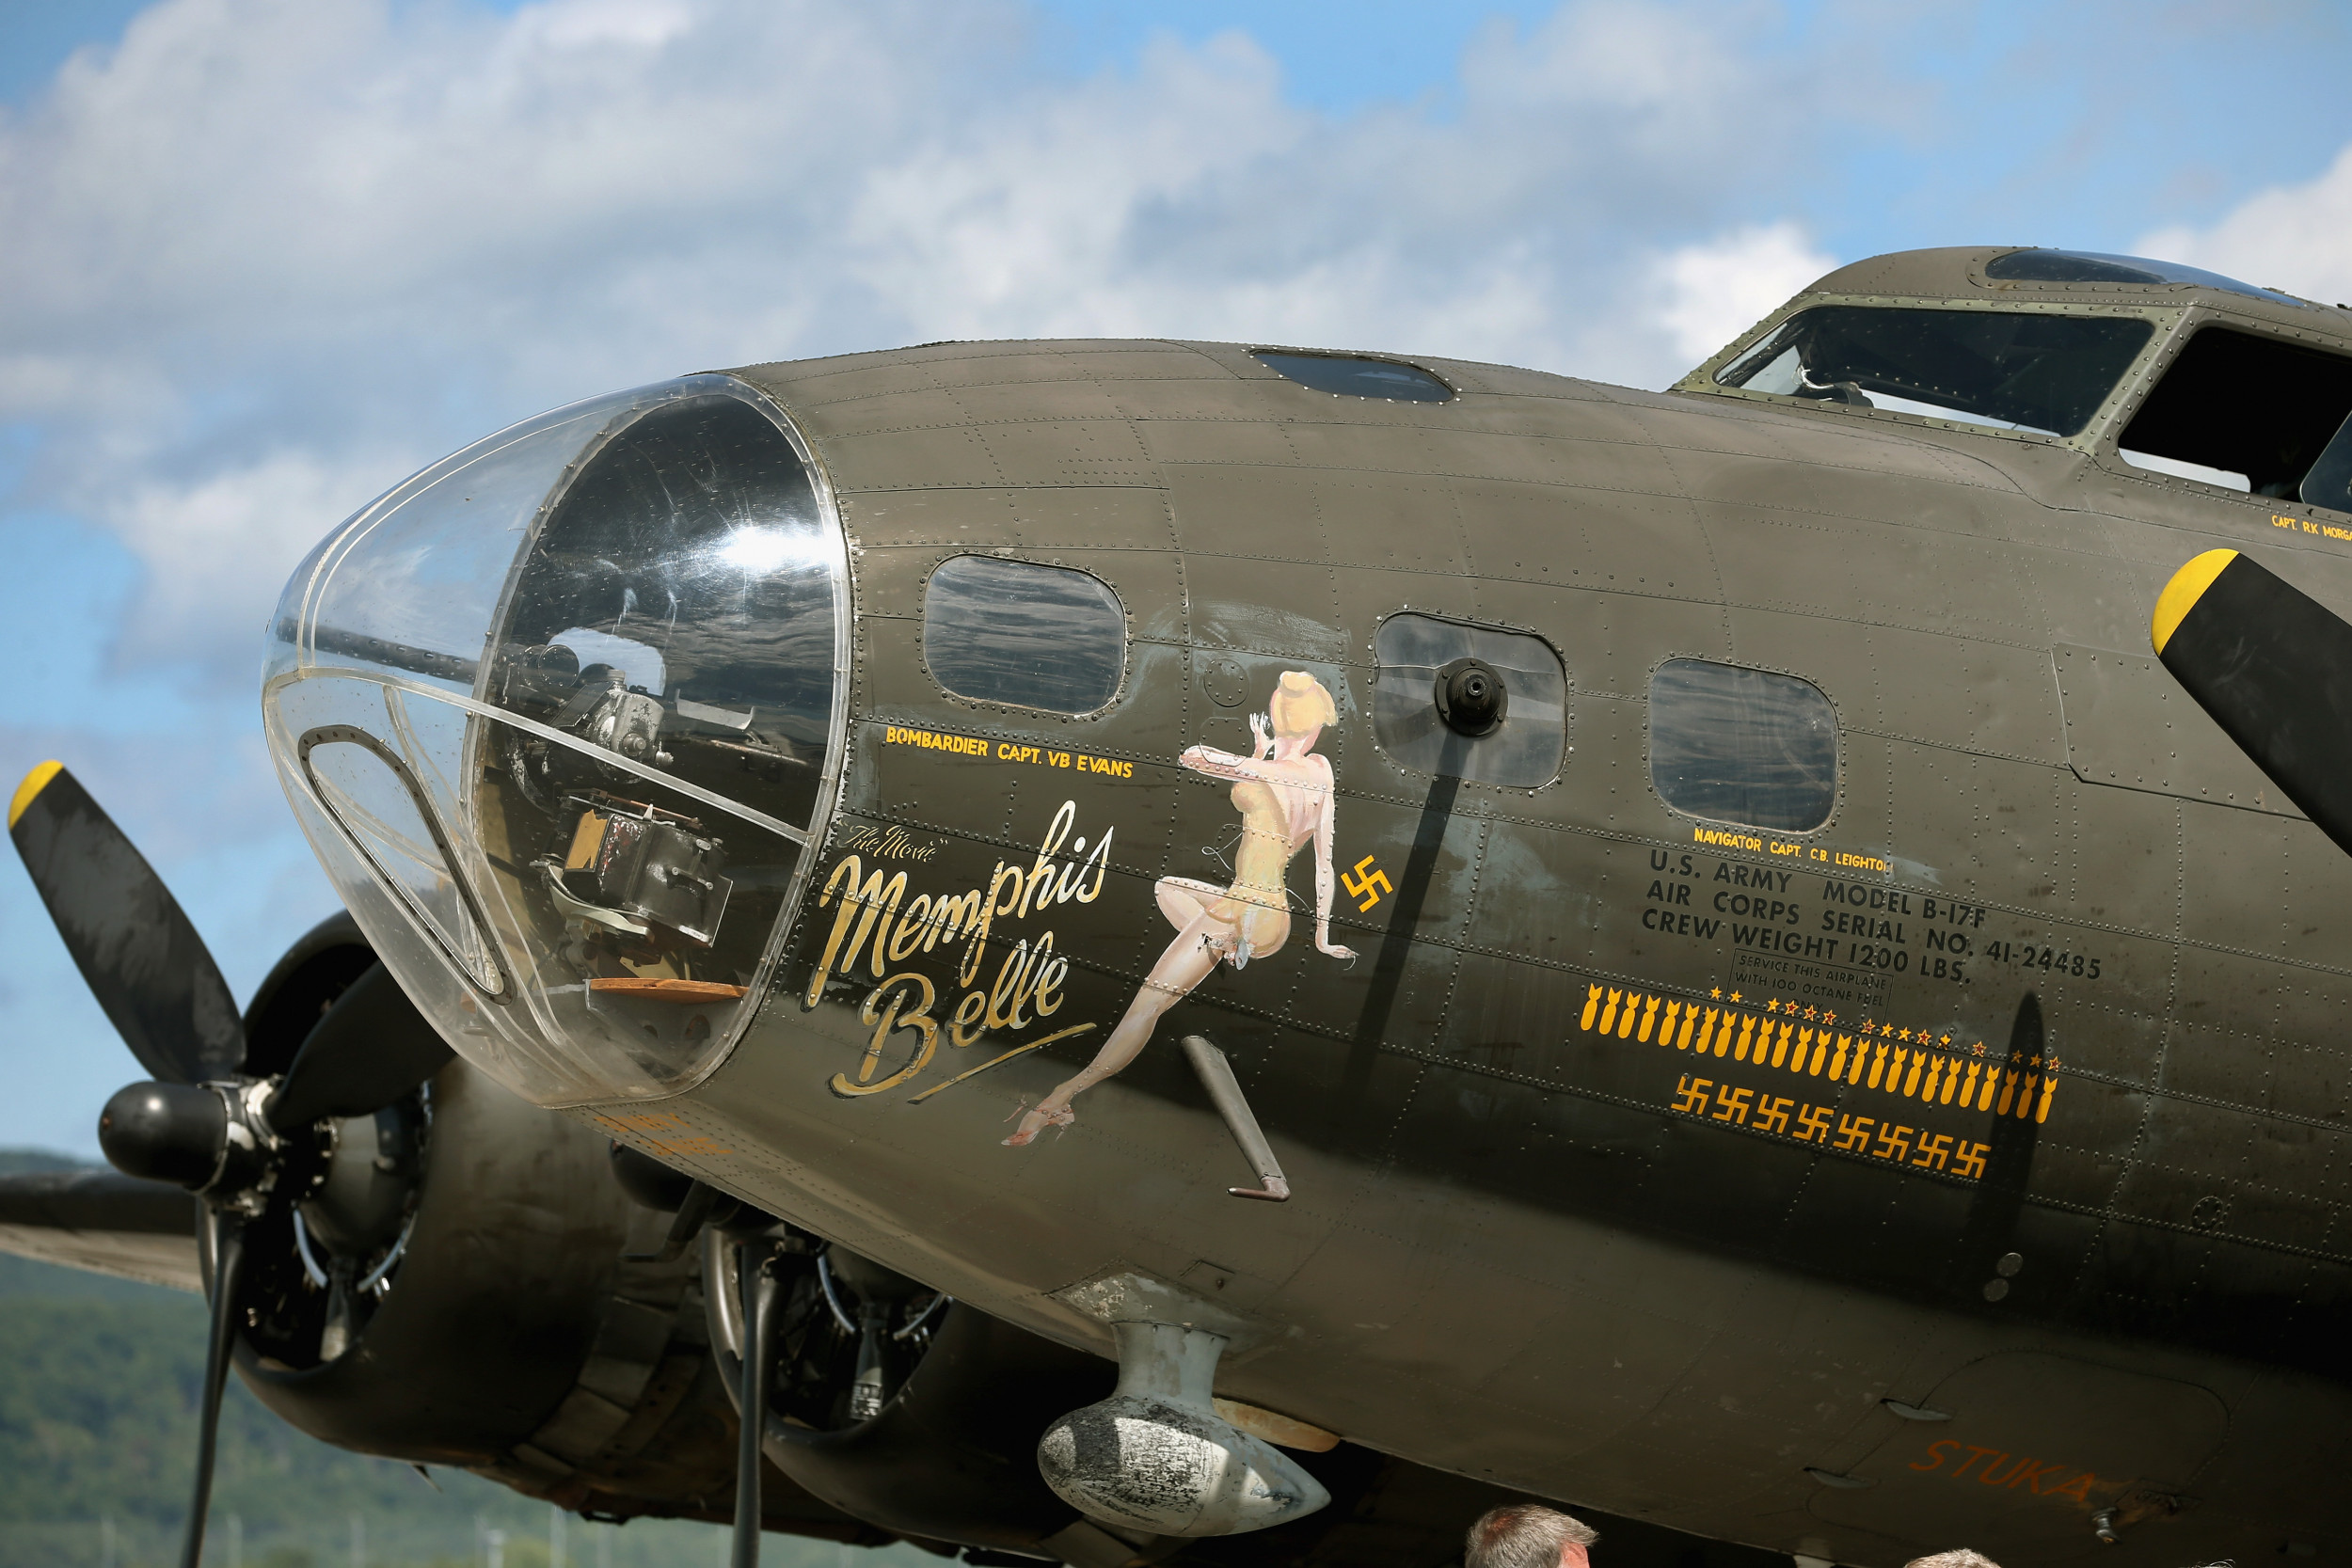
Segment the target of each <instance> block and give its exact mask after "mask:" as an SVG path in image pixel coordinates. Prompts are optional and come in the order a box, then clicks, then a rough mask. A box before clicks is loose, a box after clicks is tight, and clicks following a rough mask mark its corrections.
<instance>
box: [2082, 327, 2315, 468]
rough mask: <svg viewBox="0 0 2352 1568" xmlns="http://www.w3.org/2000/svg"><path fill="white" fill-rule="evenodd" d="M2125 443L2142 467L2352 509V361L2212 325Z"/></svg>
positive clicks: (2126, 453) (2125, 451)
mask: <svg viewBox="0 0 2352 1568" xmlns="http://www.w3.org/2000/svg"><path fill="white" fill-rule="evenodd" d="M2120 445H2121V447H2122V451H2121V452H2120V453H2119V455H2120V456H2122V459H2123V461H2124V462H2126V463H2129V464H2132V465H2133V466H2134V467H2141V468H2150V469H2153V470H2154V471H2156V472H2158V473H2168V474H2174V475H2177V476H2179V477H2181V478H2183V479H2194V480H2199V481H2201V482H2203V483H2207V484H2217V485H2220V486H2221V487H2222V488H2224V489H2229V490H2240V491H2250V492H2251V493H2253V494H2255V495H2258V496H2270V497H2273V498H2275V499H2280V500H2305V501H2309V502H2311V503H2312V505H2314V506H2330V507H2334V508H2336V509H2337V510H2338V511H2352V359H2347V358H2345V357H2344V356H2342V355H2340V354H2325V353H2322V352H2321V351H2320V350H2318V349H2313V348H2305V347H2303V346H2302V345H2301V344H2299V343H2289V342H2281V341H2279V340H2278V339H2275V338H2260V337H2256V336H2255V335H2254V334H2252V333H2250V332H2233V331H2231V330H2229V329H2228V328H2227V327H2219V326H2208V327H2206V328H2205V329H2203V330H2202V331H2201V332H2199V333H2198V334H2197V335H2196V336H2195V337H2194V338H2191V339H2190V340H2189V341H2188V346H2187V347H2185V348H2184V349H2183V350H2181V356H2180V357H2179V358H2177V359H2175V360H2173V361H2172V366H2171V368H2170V369H2169V370H2168V371H2166V372H2164V379H2163V380H2162V381H2159V382H2157V383H2156V389H2155V390H2154V391H2153V392H2151V393H2150V394H2148V401H2147V402H2146V403H2145V404H2142V405H2141V407H2140V410H2139V412H2138V413H2137V414H2135V415H2134V416H2133V417H2132V422H2131V424H2130V425H2129V426H2128V427H2127V428H2126V429H2125V430H2124V432H2123V438H2122V442H2121V443H2120Z"/></svg>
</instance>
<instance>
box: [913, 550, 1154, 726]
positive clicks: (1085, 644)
mask: <svg viewBox="0 0 2352 1568" xmlns="http://www.w3.org/2000/svg"><path fill="white" fill-rule="evenodd" d="M923 661H924V663H926V664H928V665H929V666H930V672H931V678H932V679H933V680H936V681H937V682H939V684H940V685H941V686H943V687H946V689H948V690H949V691H952V692H954V693H955V694H956V695H957V696H959V697H969V698H971V699H972V700H973V701H974V702H978V703H1005V704H1008V705H1011V706H1014V707H1035V708H1044V709H1046V710H1047V711H1049V712H1053V713H1091V712H1093V711H1094V710H1095V709H1096V708H1099V707H1101V706H1103V705H1104V704H1105V703H1108V702H1109V701H1110V700H1111V699H1112V698H1113V697H1115V696H1117V695H1118V694H1119V683H1120V679H1121V678H1122V677H1123V676H1124V675H1125V674H1126V672H1127V613H1126V611H1125V610H1123V609H1121V608H1120V603H1119V595H1118V594H1114V593H1112V592H1111V590H1110V586H1109V585H1108V584H1107V583H1105V582H1104V581H1103V580H1102V579H1101V578H1092V577H1089V576H1088V575H1087V574H1086V573H1084V572H1073V571H1069V570H1067V569H1065V568H1063V567H1059V566H1040V565H1038V564H1036V563H1035V562H1027V561H1004V560H999V559H998V558H996V557H994V556H985V555H959V556H955V557H952V558H950V559H949V560H947V561H944V562H941V563H940V565H939V568H938V570H936V571H934V572H932V573H931V580H930V587H929V588H927V589H926V590H925V591H924V594H923Z"/></svg>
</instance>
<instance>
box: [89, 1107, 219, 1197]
mask: <svg viewBox="0 0 2352 1568" xmlns="http://www.w3.org/2000/svg"><path fill="white" fill-rule="evenodd" d="M98 1147H99V1148H101V1149H103V1150H104V1151H105V1155H106V1160H107V1163H108V1164H112V1165H113V1166H114V1167H115V1169H117V1170H119V1171H120V1172H121V1173H122V1174H123V1175H125V1176H136V1177H143V1178H145V1179H146V1180H151V1181H171V1182H176V1183H178V1184H179V1185H181V1186H183V1187H186V1188H189V1189H191V1190H195V1189H198V1188H202V1187H208V1186H211V1185H212V1183H213V1179H214V1178H215V1177H216V1176H218V1175H219V1174H220V1168H221V1164H222V1163H223V1157H224V1156H225V1155H226V1154H227V1153H228V1151H229V1105H228V1102H227V1101H225V1100H224V1099H222V1097H221V1096H220V1095H219V1094H217V1093H215V1091H214V1090H212V1089H209V1088H202V1087H199V1086H198V1085H192V1084H133V1085H130V1086H129V1087H128V1088H124V1089H118V1090H116V1091H115V1096H114V1098H113V1099H112V1100H109V1101H106V1108H105V1109H104V1110H103V1111H102V1112H100V1113H99V1117H98Z"/></svg>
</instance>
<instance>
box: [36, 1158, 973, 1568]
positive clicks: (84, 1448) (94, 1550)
mask: <svg viewBox="0 0 2352 1568" xmlns="http://www.w3.org/2000/svg"><path fill="white" fill-rule="evenodd" d="M70 1164H72V1162H70V1161H65V1160H60V1159H57V1158H56V1157H54V1156H47V1155H40V1154H32V1153H28V1152H26V1151H22V1150H0V1171H9V1170H25V1169H44V1168H58V1167H62V1166H66V1165H70ZM204 1318H205V1314H204V1304H203V1303H202V1302H201V1301H200V1300H199V1299H198V1298H197V1297H195V1296H192V1295H185V1294H183V1293H181V1292H179V1291H167V1290H163V1289H160V1288H158V1287H156V1286H151V1285H135V1284H132V1283H130V1282H128V1281H125V1280H117V1279H109V1278H106V1277H104V1276H103V1275H88V1274H83V1273H80V1272H79V1271H76V1270H72V1269H61V1268H56V1267H54V1266H52V1265H49V1264H45V1263H36V1262H32V1261H30V1260H29V1259H22V1258H14V1257H9V1256H7V1255H5V1254H0V1568H109V1565H110V1568H135V1565H145V1564H157V1565H167V1564H170V1563H172V1562H173V1561H175V1560H176V1557H177V1552H178V1536H179V1530H180V1523H181V1520H182V1518H183V1514H184V1513H185V1511H186V1508H187V1500H188V1487H189V1484H190V1480H191V1473H192V1472H191V1466H192V1465H193V1464H194V1461H195V1453H196V1420H195V1410H196V1401H197V1394H198V1391H199V1386H200V1384H201V1381H202V1375H203V1368H204ZM433 1481H434V1482H435V1483H436V1484H437V1485H438V1486H439V1487H440V1490H439V1491H438V1492H437V1491H435V1490H434V1488H433V1486H432V1485H428V1484H427V1483H426V1482H425V1481H424V1480H423V1479H421V1477H420V1476H419V1475H418V1474H417V1472H416V1471H415V1470H414V1469H412V1468H410V1467H409V1466H407V1465H399V1464H394V1463H392V1462H391V1461H389V1460H381V1459H369V1458H364V1457H362V1456H360V1455H358V1454H353V1453H346V1452H344V1451H343V1450H342V1449H335V1448H330V1447H328V1446H327V1445H326V1444H324V1443H320V1442H317V1441H315V1440H313V1439H311V1438H310V1437H306V1436H304V1435H303V1434H302V1433H298V1432H296V1431H294V1429H293V1428H292V1427H290V1426H288V1425H286V1423H285V1422H283V1421H281V1420H279V1419H278V1418H277V1417H276V1416H273V1415H271V1414H270V1413H269V1412H268V1411H266V1410H264V1409H262V1406H261V1405H260V1404H259V1403H258V1402H255V1401H254V1399H253V1398H252V1396H251V1395H249V1394H247V1393H246V1390H245V1387H244V1386H243V1385H242V1384H240V1383H239V1382H238V1381H237V1380H236V1379H235V1378H234V1377H231V1378H230V1383H229V1397H228V1400H227V1402H226V1404H225V1406H224V1408H223V1411H222V1416H221V1449H220V1468H219V1474H218V1479H217V1481H215V1488H214V1496H213V1530H212V1535H211V1539H210V1541H209V1543H208V1544H207V1547H206V1551H205V1561H206V1562H207V1563H208V1564H221V1565H227V1564H230V1563H232V1562H236V1561H238V1559H239V1557H240V1556H241V1558H242V1563H241V1564H240V1568H306V1565H314V1568H343V1565H345V1564H350V1563H353V1562H355V1561H357V1562H364V1563H366V1564H371V1565H373V1568H395V1565H408V1564H427V1563H431V1564H450V1565H452V1568H454V1565H457V1564H471V1563H486V1562H487V1561H488V1560H489V1552H488V1545H489V1543H488V1535H489V1532H491V1531H494V1530H495V1531H503V1532H504V1534H505V1536H506V1540H505V1542H504V1543H503V1545H502V1547H501V1557H502V1560H503V1563H504V1568H547V1564H548V1541H549V1528H550V1523H551V1520H550V1515H551V1513H552V1511H551V1510H549V1509H548V1506H547V1505H546V1504H544V1503H536V1502H532V1501H530V1500H528V1499H526V1498H523V1497H517V1496H516V1495H515V1494H514V1493H512V1492H509V1491H507V1490H506V1489H505V1488H504V1487H501V1486H498V1485H494V1484H493V1483H491V1482H489V1481H483V1480H480V1479H479V1478H477V1477H474V1476H470V1475H468V1474H466V1473H464V1472H462V1471H443V1470H436V1471H434V1472H433ZM355 1521H356V1522H357V1525H358V1536H359V1550H358V1555H357V1556H355V1554H354V1549H353V1547H354V1522H355ZM561 1530H562V1535H563V1540H564V1547H565V1560H566V1561H567V1562H568V1563H570V1564H572V1565H573V1568H604V1565H606V1564H610V1565H611V1568H641V1565H642V1568H654V1565H656V1564H660V1565H665V1568H666V1565H669V1564H677V1565H679V1568H723V1564H724V1563H725V1560H726V1555H725V1544H726V1532H725V1531H724V1530H722V1529H717V1528H712V1527H710V1526H707V1525H699V1524H679V1523H670V1522H663V1521H654V1520H639V1521H637V1522H636V1523H634V1524H631V1525H628V1526H626V1527H622V1528H612V1527H609V1526H599V1525H591V1524H589V1523H587V1522H586V1521H584V1520H581V1519H578V1518H565V1519H564V1521H563V1523H562V1526H561ZM109 1537H111V1540H112V1547H113V1550H112V1555H111V1558H109V1556H108V1551H107V1547H108V1541H109ZM240 1537H242V1542H243V1551H242V1553H241V1554H239V1553H237V1552H236V1551H235V1547H236V1544H237V1542H238V1540H239V1538H240ZM761 1560H762V1562H763V1563H769V1564H774V1565H776V1568H852V1565H854V1568H908V1565H911V1564H915V1563H922V1564H930V1565H931V1568H937V1565H938V1562H939V1560H938V1559H936V1558H931V1557H929V1556H926V1555H924V1554H922V1553H919V1552H916V1551H914V1549H913V1548H911V1547H906V1546H898V1547H894V1548H891V1549H889V1550H888V1551H885V1552H867V1551H859V1550H855V1549H852V1548H845V1547H839V1546H835V1545H833V1544H826V1543H818V1542H806V1541H800V1540H796V1539H793V1538H791V1537H787V1536H778V1535H771V1536H769V1537H767V1538H766V1543H765V1545H764V1547H763V1550H762V1552H761Z"/></svg>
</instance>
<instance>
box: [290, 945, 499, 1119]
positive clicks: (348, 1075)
mask: <svg viewBox="0 0 2352 1568" xmlns="http://www.w3.org/2000/svg"><path fill="white" fill-rule="evenodd" d="M454 1054H456V1053H454V1052H453V1051H451V1050H450V1048H449V1043H448V1042H447V1041H446V1040H444V1039H442V1038H441V1037H440V1036H439V1035H438V1034H437V1033H436V1032H435V1031H434V1028H433V1025H431V1024H430V1023H427V1022H425V1021H424V1015H423V1014H422V1013H421V1012H419V1011H417V1006H416V1004H415V1003H413V1002H411V1001H409V1000H408V994H407V992H405V991H404V990H401V989H400V982H399V981H397V980H394V979H393V978H392V972H391V971H390V970H389V969H386V968H385V967H384V966H383V965H382V964H380V963H379V964H375V965H373V967H371V968H370V969H368V970H367V971H366V972H365V973H364V974H361V975H360V976H359V978H358V979H357V980H354V981H353V982H352V983H351V986H350V989H349V990H345V991H344V992H343V993H342V995H341V996H340V997H337V998H336V999H335V1005H334V1006H331V1007H329V1008H327V1009H326V1017H325V1018H322V1019H320V1020H319V1022H318V1025H317V1027H316V1028H313V1029H312V1030H311V1031H310V1037H308V1038H306V1039H305V1040H304V1041H303V1042H302V1049H301V1050H300V1051H299V1052H297V1053H295V1055H294V1065H293V1066H292V1067H290V1068H288V1069H286V1081H285V1082H284V1083H282V1084H280V1085H278V1092H277V1093H276V1094H274V1095H272V1096H271V1097H270V1101H269V1103H268V1104H267V1105H266V1106H264V1107H263V1108H262V1117H264V1118H265V1119H266V1120H267V1121H268V1122H269V1124H270V1125H271V1126H272V1127H274V1128H278V1129H280V1130H281V1131H282V1130H286V1129H291V1128H295V1127H301V1126H305V1125H307V1124H308V1123H310V1122H313V1121H316V1120H318V1119H319V1118H320V1117H363V1116H366V1115H368V1114H369V1113H371V1112H373V1111H380V1110H382V1109H383V1108H384V1107H385V1106H387V1105H389V1104H390V1103H391V1102H392V1101H395V1100H398V1099H399V1098H400V1097H401V1096H402V1095H404V1094H406V1093H407V1092H408V1091H409V1090H410V1089H413V1088H415V1087H416V1086H417V1085H419V1084H421V1083H423V1082H424V1081H425V1080H426V1079H428V1078H430V1077H432V1076H433V1075H434V1074H435V1073H437V1072H438V1071H440V1070H441V1069H443V1068H444V1067H447V1066H448V1065H449V1059H450V1058H451V1057H452V1056H453V1055H454Z"/></svg>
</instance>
